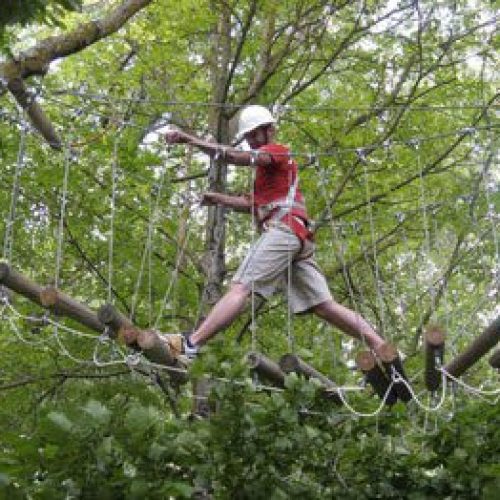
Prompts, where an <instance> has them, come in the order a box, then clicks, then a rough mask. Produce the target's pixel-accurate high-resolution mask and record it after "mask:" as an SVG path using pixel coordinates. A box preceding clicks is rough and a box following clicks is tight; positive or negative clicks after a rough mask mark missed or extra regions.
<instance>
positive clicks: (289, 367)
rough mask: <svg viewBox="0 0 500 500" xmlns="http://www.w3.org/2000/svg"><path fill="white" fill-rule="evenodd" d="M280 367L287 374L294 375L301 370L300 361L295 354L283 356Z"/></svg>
mask: <svg viewBox="0 0 500 500" xmlns="http://www.w3.org/2000/svg"><path fill="white" fill-rule="evenodd" d="M279 365H280V368H281V369H282V370H283V371H284V372H285V373H292V372H295V371H299V370H300V360H299V358H298V357H297V356H296V355H295V354H285V355H283V356H282V357H281V359H280V362H279Z"/></svg>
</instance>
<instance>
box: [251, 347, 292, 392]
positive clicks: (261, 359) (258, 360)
mask: <svg viewBox="0 0 500 500" xmlns="http://www.w3.org/2000/svg"><path fill="white" fill-rule="evenodd" d="M247 363H248V366H249V367H250V369H251V370H252V371H254V372H255V373H257V374H258V375H259V377H262V378H263V379H264V380H266V381H268V382H270V383H271V384H273V385H275V386H277V387H284V386H285V374H284V372H283V370H282V369H281V368H280V366H279V365H278V363H276V362H274V361H273V360H272V359H270V358H268V357H266V356H264V355H263V354H260V353H258V352H249V353H248V354H247Z"/></svg>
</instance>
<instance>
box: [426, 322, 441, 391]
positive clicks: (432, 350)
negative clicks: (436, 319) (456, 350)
mask: <svg viewBox="0 0 500 500" xmlns="http://www.w3.org/2000/svg"><path fill="white" fill-rule="evenodd" d="M444 340H445V333H444V331H443V330H441V329H440V328H439V327H437V326H432V327H430V328H429V329H428V330H427V331H426V332H425V335H424V358H425V373H424V382H425V386H426V387H427V389H428V390H429V391H432V392H435V391H436V390H437V389H438V388H439V386H440V385H441V379H442V375H441V372H440V371H439V370H438V367H441V366H442V365H443V359H444Z"/></svg>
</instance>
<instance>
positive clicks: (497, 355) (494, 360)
mask: <svg viewBox="0 0 500 500" xmlns="http://www.w3.org/2000/svg"><path fill="white" fill-rule="evenodd" d="M489 363H490V366H492V367H493V368H497V369H499V370H500V349H497V350H496V351H495V352H494V353H493V354H492V355H491V356H490V359H489Z"/></svg>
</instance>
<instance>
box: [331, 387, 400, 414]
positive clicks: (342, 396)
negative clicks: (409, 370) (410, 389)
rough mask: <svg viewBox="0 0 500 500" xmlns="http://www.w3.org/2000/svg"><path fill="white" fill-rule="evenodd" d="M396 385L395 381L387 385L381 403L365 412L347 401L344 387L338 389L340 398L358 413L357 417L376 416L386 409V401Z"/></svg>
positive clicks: (347, 406) (351, 410)
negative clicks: (372, 409) (374, 408)
mask: <svg viewBox="0 0 500 500" xmlns="http://www.w3.org/2000/svg"><path fill="white" fill-rule="evenodd" d="M393 385H394V382H391V383H390V384H389V386H388V387H387V390H386V391H385V394H384V397H383V398H382V400H381V402H380V405H379V406H378V407H377V409H376V410H375V411H373V412H371V413H365V412H361V411H358V410H356V409H355V408H354V407H353V406H351V405H350V404H349V402H348V401H347V399H346V397H345V395H344V389H343V388H342V387H339V388H338V389H337V390H338V396H339V398H340V400H341V401H342V404H343V405H344V406H345V407H346V408H347V409H348V410H349V411H350V412H351V413H352V414H353V415H356V416H357V417H376V416H377V415H379V413H380V412H381V411H382V410H383V409H384V406H385V402H386V401H387V398H388V397H389V394H390V392H391V389H392V386H393Z"/></svg>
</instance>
